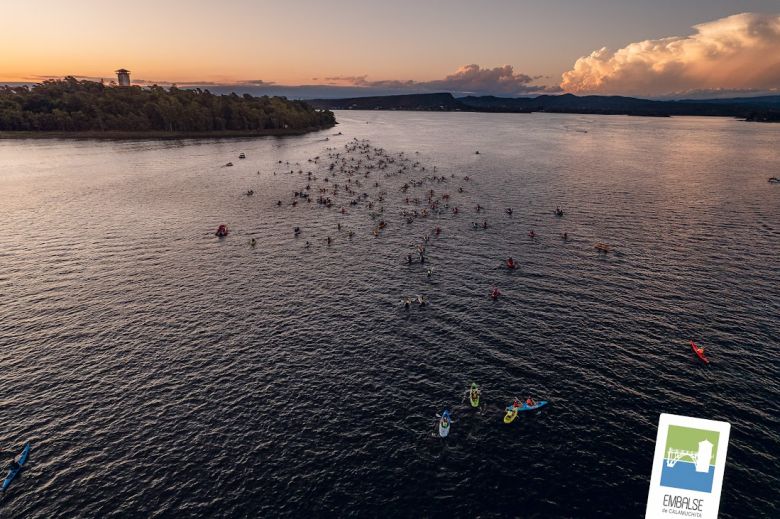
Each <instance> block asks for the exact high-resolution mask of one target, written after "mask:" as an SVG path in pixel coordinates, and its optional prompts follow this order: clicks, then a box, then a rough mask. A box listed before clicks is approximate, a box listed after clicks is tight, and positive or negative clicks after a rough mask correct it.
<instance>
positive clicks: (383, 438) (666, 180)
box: [0, 112, 780, 518]
mask: <svg viewBox="0 0 780 519" xmlns="http://www.w3.org/2000/svg"><path fill="white" fill-rule="evenodd" d="M337 115H338V119H339V121H340V122H341V124H340V125H339V126H338V127H337V128H336V129H332V130H328V131H325V132H321V133H318V134H310V135H307V136H302V137H294V138H283V139H275V138H266V139H255V140H245V141H238V140H223V141H219V140H204V141H182V142H176V141H174V142H155V141H148V142H95V141H62V140H38V141H0V221H2V224H3V225H4V227H5V232H3V233H2V234H0V387H2V393H0V449H1V450H2V451H3V454H4V455H5V456H4V457H5V458H8V457H10V455H11V454H13V453H16V452H17V451H19V450H21V446H22V444H23V443H24V441H26V440H29V441H31V442H32V451H31V454H30V459H29V462H28V465H26V466H25V469H24V470H23V472H22V473H21V474H20V475H19V476H18V477H17V479H16V480H15V481H14V482H13V484H12V485H11V487H10V489H9V491H8V492H7V493H6V495H5V496H3V497H1V498H0V516H3V517H6V516H8V517H46V518H54V517H75V516H83V517H111V516H118V517H129V516H149V517H173V516H175V517H188V516H217V517H220V516H231V517H234V516H238V517H241V516H245V517H277V516H296V517H301V516H312V515H313V516H326V515H341V516H355V517H371V516H414V517H421V516H445V515H452V516H454V517H473V516H482V517H493V516H522V517H557V516H565V517H587V516H591V515H594V514H596V513H597V512H598V513H599V514H602V515H601V516H614V517H637V516H641V515H642V513H643V510H644V507H645V502H646V498H647V491H648V484H649V478H650V472H651V463H652V456H653V447H654V442H655V434H656V426H657V420H658V414H659V413H660V412H669V413H676V414H684V415H692V416H698V417H702V418H710V419H717V420H727V421H729V422H731V423H732V433H731V434H732V437H731V444H730V447H729V453H728V464H727V466H726V472H725V479H724V484H723V498H722V506H721V515H722V516H723V517H772V516H774V517H777V516H778V514H780V508H779V507H780V505H779V504H778V490H777V481H778V480H777V477H778V474H780V467H779V465H778V459H777V455H778V452H780V432H779V431H780V418H779V417H780V411H779V408H778V397H780V369H779V368H778V350H779V342H778V341H779V337H780V263H779V260H780V221H778V218H779V217H780V187H779V186H774V185H771V184H768V183H767V177H770V176H776V175H778V173H780V170H779V169H778V168H779V167H780V166H778V164H780V163H779V162H778V153H779V152H778V150H779V149H780V125H761V124H748V123H744V122H739V121H734V120H728V119H715V118H673V119H650V118H631V117H606V116H604V117H597V116H577V115H544V114H534V115H491V114H459V113H446V114H436V113H420V114H418V113H391V112H382V113H374V112H346V113H339V114H337ZM338 131H341V132H343V135H341V136H336V135H334V134H335V133H337V132H338ZM326 137H329V141H327V142H326V141H325V138H326ZM353 138H358V139H369V140H370V142H371V144H372V145H374V146H379V147H383V148H384V149H385V150H387V153H388V154H391V155H392V154H398V153H400V152H404V153H405V156H406V157H408V158H409V159H410V162H416V161H419V163H420V164H419V166H418V167H417V168H410V170H408V171H406V172H404V173H403V174H399V175H395V176H391V177H389V178H386V177H385V176H384V174H383V173H381V172H376V171H375V172H374V173H372V176H371V177H370V178H369V179H368V180H365V184H364V188H356V189H358V191H360V192H362V191H366V192H368V193H369V195H370V198H371V199H374V200H375V199H376V197H377V196H378V192H379V191H380V190H384V191H386V193H387V194H386V196H385V200H384V201H383V202H381V203H378V205H383V206H384V210H385V213H384V216H383V218H384V219H385V221H386V222H387V224H388V226H387V228H386V229H384V230H383V231H381V233H380V235H379V237H377V238H374V237H373V236H372V235H371V229H372V227H373V226H374V225H376V221H373V220H372V219H371V218H370V216H369V209H368V208H367V207H365V206H355V207H348V214H346V215H342V214H340V213H339V211H338V210H337V208H339V207H341V205H342V204H343V203H345V201H348V200H349V198H350V197H348V196H347V195H346V194H345V193H344V194H343V195H340V196H338V197H334V198H336V199H337V200H338V201H337V203H336V204H335V205H334V207H333V208H332V209H326V208H323V207H319V206H318V204H316V203H311V204H306V203H305V202H304V203H301V204H299V205H298V206H297V207H292V206H291V205H290V202H291V201H292V200H293V197H292V193H293V191H295V190H299V189H302V188H303V187H304V186H305V185H306V174H305V172H307V171H313V172H314V174H315V176H316V177H317V180H316V182H312V184H313V185H312V188H313V189H312V190H314V189H315V186H314V185H315V184H316V186H317V187H316V189H319V186H320V185H323V178H324V177H325V176H326V171H325V170H326V166H327V164H328V161H327V160H326V159H325V158H324V157H325V155H326V153H327V151H326V150H325V148H326V147H328V146H331V147H335V148H339V149H341V150H342V151H343V146H344V144H346V143H347V142H349V141H350V140H351V139H353ZM475 150H479V151H480V154H479V155H477V154H475V153H474V152H475ZM239 152H245V153H246V154H247V156H248V158H247V159H246V160H238V159H237V155H238V153H239ZM415 152H419V153H415ZM318 155H319V156H321V160H320V162H319V164H313V163H309V162H307V159H309V158H312V157H315V156H318ZM348 156H350V157H352V156H354V157H356V160H357V159H358V158H359V157H358V155H356V154H352V155H348ZM395 156H397V155H395ZM230 160H232V161H233V162H234V163H235V166H234V167H232V168H224V167H221V166H222V165H223V164H224V163H226V162H227V161H230ZM279 160H282V161H290V162H292V163H293V165H291V166H289V167H288V166H286V165H285V164H279V163H278V161H279ZM364 160H365V158H364ZM399 161H400V158H399ZM295 162H300V163H301V165H300V166H295V165H294V163H295ZM434 165H435V166H436V167H437V175H445V176H447V177H449V179H448V182H447V183H445V184H435V183H434V184H425V185H423V186H421V187H419V188H412V189H410V191H409V194H408V195H403V194H402V193H401V192H400V191H399V189H400V187H401V186H402V184H403V183H404V182H406V181H407V180H408V179H410V178H423V177H425V176H426V175H429V174H431V171H432V167H433V166H434ZM423 166H425V167H426V171H425V172H422V170H421V168H422V167H423ZM290 169H293V170H294V171H295V173H293V174H290V173H289V170H290ZM299 169H300V170H303V171H304V173H303V174H298V173H297V171H298V170H299ZM274 171H276V172H277V174H276V175H274ZM258 172H259V173H258ZM453 174H454V175H456V178H455V179H452V178H451V175H453ZM465 175H469V176H470V177H471V179H472V180H471V181H470V182H467V181H465V180H463V177H464V176H465ZM356 178H357V177H356ZM333 180H334V181H337V182H342V183H343V182H344V181H345V180H346V177H344V176H341V177H340V178H334V179H333ZM373 181H379V182H380V184H381V187H380V188H374V186H373ZM369 185H370V186H369ZM458 186H463V187H464V190H465V192H464V193H462V194H461V193H458V192H457V187H458ZM249 188H253V189H254V190H255V196H253V197H246V196H244V195H243V194H242V193H243V192H244V191H246V190H247V189H249ZM428 189H434V190H435V191H436V196H439V195H440V194H441V193H444V192H447V193H450V194H451V197H452V198H451V202H450V203H451V205H453V206H455V205H457V206H459V207H460V208H461V213H460V214H459V215H452V214H444V215H436V216H430V217H428V218H427V219H423V218H418V219H417V220H415V221H414V222H413V223H411V224H407V223H406V221H405V220H404V219H403V218H402V217H401V216H400V212H401V211H403V210H404V209H407V210H410V209H413V208H414V207H413V206H407V205H406V204H405V201H404V196H412V197H420V198H423V199H424V198H425V194H424V193H425V192H426V191H427V190H428ZM318 194H319V193H315V194H313V195H312V196H313V197H316V196H317V195H318ZM277 200H283V201H284V205H283V207H276V205H275V202H276V201H277ZM476 203H480V204H481V205H483V206H484V207H486V213H484V214H480V215H476V214H475V212H474V206H475V205H476ZM556 205H560V206H562V207H563V208H564V209H565V210H566V214H565V216H564V217H563V218H556V217H555V216H554V215H553V209H554V208H555V206H556ZM510 206H511V207H513V208H514V216H512V217H508V216H507V215H505V214H504V213H503V209H504V208H505V207H510ZM421 207H422V206H420V207H417V209H421ZM485 218H486V219H487V220H488V223H489V228H488V229H487V230H482V229H480V230H474V229H473V228H472V226H471V222H472V221H480V222H481V221H482V220H483V219H485ZM220 223H227V224H228V225H229V226H230V228H231V230H232V233H231V235H230V236H229V237H227V238H226V239H223V240H220V239H217V238H216V237H215V236H214V235H213V233H214V230H215V229H216V227H217V225H218V224H220ZM337 223H342V226H343V227H342V230H341V231H338V230H337V229H336V226H337ZM296 225H298V226H301V228H302V230H303V232H302V235H301V236H300V237H299V238H295V237H293V233H292V228H293V227H294V226H296ZM437 225H438V226H440V227H441V228H442V233H441V236H439V237H432V238H431V241H430V243H429V244H428V249H427V259H428V262H427V263H426V265H425V266H422V265H419V264H413V265H411V266H409V265H405V264H404V258H405V256H406V253H407V252H410V251H412V250H413V248H414V246H415V245H416V244H417V243H419V242H420V241H421V240H420V238H421V237H422V236H423V235H424V234H432V233H433V229H434V227H435V226H437ZM350 229H351V230H354V232H355V236H354V237H353V238H352V240H350V239H349V238H348V237H347V231H348V230H350ZM530 229H534V230H535V232H537V233H538V238H536V239H535V240H531V239H530V238H529V237H528V231H529V230H530ZM562 232H567V233H568V234H569V237H570V240H569V241H568V242H564V241H563V240H562V239H560V236H559V235H560V233H562ZM328 235H330V236H332V238H333V244H332V245H330V246H327V245H326V244H325V243H324V239H325V237H326V236H328ZM250 237H255V238H256V239H257V240H258V246H257V247H256V248H255V249H252V248H251V247H250V246H249V245H248V240H249V239H250ZM307 240H308V241H311V243H312V245H311V247H310V248H309V249H305V248H304V243H305V241H307ZM599 241H603V242H606V243H609V244H610V245H611V246H612V248H613V252H611V253H610V254H608V255H606V256H604V255H602V256H599V255H598V253H597V252H596V251H595V250H594V249H593V244H594V243H596V242H599ZM510 255H511V256H513V257H514V258H516V259H517V260H519V262H520V264H521V267H520V268H519V269H518V270H516V271H508V270H507V269H503V268H501V267H502V261H503V259H505V258H506V257H507V256H510ZM428 265H432V266H433V268H434V272H433V275H432V277H431V278H430V279H429V278H427V277H426V275H425V268H426V267H427V266H428ZM492 286H497V287H499V288H500V289H501V291H502V292H503V296H502V297H501V298H499V300H498V301H492V300H491V299H490V298H489V297H488V294H489V290H490V287H492ZM414 294H424V295H425V296H427V297H428V298H429V300H430V304H429V306H428V307H426V308H422V309H420V308H416V307H415V308H412V309H411V310H410V311H409V312H405V311H404V310H403V308H402V307H401V305H400V304H399V301H400V299H401V297H402V296H405V295H414ZM690 338H692V339H695V340H697V341H698V342H699V343H700V344H701V345H703V346H704V347H705V348H706V351H707V354H708V356H709V357H710V359H711V360H712V363H711V365H710V366H704V365H702V364H701V363H700V362H698V361H697V360H695V359H694V358H693V355H692V353H691V350H690V347H689V346H688V342H687V341H688V339H690ZM472 381H476V382H478V383H479V384H481V385H482V386H483V389H484V393H483V398H482V400H483V402H485V408H484V409H483V410H482V411H481V412H475V411H473V410H472V409H471V408H470V407H469V406H468V403H465V404H464V403H462V399H463V392H464V391H465V389H466V388H467V386H468V385H469V384H470V383H471V382H472ZM528 393H532V394H533V395H534V396H536V397H538V398H543V399H547V400H549V401H550V404H549V405H548V406H547V407H545V408H543V409H541V410H539V411H535V412H533V413H521V416H520V417H519V418H518V419H517V420H516V421H515V422H514V423H513V424H511V425H505V424H504V423H503V421H502V416H503V411H502V409H503V407H504V406H506V405H507V404H508V403H509V402H510V401H511V399H512V397H513V396H515V395H519V396H525V395H526V394H528ZM445 407H446V408H449V409H451V410H453V414H454V417H455V419H456V420H457V422H456V423H455V424H453V427H452V432H451V433H450V435H449V437H448V438H446V439H441V438H439V437H438V436H437V435H435V434H436V433H435V429H434V428H435V416H434V415H435V413H437V412H441V411H442V410H443V409H444V408H445Z"/></svg>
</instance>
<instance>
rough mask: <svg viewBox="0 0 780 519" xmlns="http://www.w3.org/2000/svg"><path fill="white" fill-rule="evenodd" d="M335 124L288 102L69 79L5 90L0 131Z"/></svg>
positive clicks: (325, 113) (0, 91)
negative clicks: (110, 84) (109, 84)
mask: <svg viewBox="0 0 780 519" xmlns="http://www.w3.org/2000/svg"><path fill="white" fill-rule="evenodd" d="M335 123H336V120H335V117H334V115H333V112H331V111H329V110H318V109H315V108H314V107H312V106H311V105H309V104H307V103H305V102H303V101H291V100H288V99H286V98H284V97H269V96H262V97H254V96H251V95H248V94H244V95H241V96H239V95H237V94H229V95H215V94H212V93H211V92H209V91H208V90H201V89H193V90H190V89H180V88H177V87H176V86H172V87H170V88H169V89H167V90H166V89H165V88H163V87H160V86H157V85H155V86H151V87H139V86H130V87H116V86H107V85H104V84H103V83H98V82H95V81H84V80H78V79H76V78H74V77H70V76H69V77H66V78H64V79H52V80H47V81H44V82H42V83H39V84H36V85H33V86H18V87H11V86H2V87H0V131H59V132H71V131H90V132H95V131H132V132H143V131H163V132H220V131H247V132H251V131H264V130H284V129H288V130H305V129H309V128H323V127H329V126H333V125H334V124H335Z"/></svg>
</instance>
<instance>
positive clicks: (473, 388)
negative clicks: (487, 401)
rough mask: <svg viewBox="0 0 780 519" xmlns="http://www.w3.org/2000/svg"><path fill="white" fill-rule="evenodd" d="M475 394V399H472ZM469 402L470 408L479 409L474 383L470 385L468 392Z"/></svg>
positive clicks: (477, 390)
mask: <svg viewBox="0 0 780 519" xmlns="http://www.w3.org/2000/svg"><path fill="white" fill-rule="evenodd" d="M475 394H476V396H477V398H474V395H475ZM469 401H470V402H471V407H479V388H477V385H476V384H474V383H472V384H471V391H469Z"/></svg>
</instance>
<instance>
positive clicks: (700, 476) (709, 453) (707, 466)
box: [661, 425, 720, 492]
mask: <svg viewBox="0 0 780 519" xmlns="http://www.w3.org/2000/svg"><path fill="white" fill-rule="evenodd" d="M719 440H720V433H719V432H718V431H708V430H705V429H693V428H690V427H681V426H679V425H670V426H669V431H668V433H667V436H666V446H665V448H664V460H663V464H664V466H663V470H662V472H661V485H662V486H665V487H674V488H683V489H687V490H696V491H699V492H710V491H712V479H713V476H714V475H715V463H716V461H717V459H716V457H717V454H718V441H719Z"/></svg>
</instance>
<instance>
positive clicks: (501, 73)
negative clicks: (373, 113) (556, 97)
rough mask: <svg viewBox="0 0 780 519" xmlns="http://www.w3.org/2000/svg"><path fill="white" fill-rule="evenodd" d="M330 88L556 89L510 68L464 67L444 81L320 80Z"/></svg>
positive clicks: (478, 92)
mask: <svg viewBox="0 0 780 519" xmlns="http://www.w3.org/2000/svg"><path fill="white" fill-rule="evenodd" d="M323 79H324V80H325V81H327V82H328V83H329V84H332V85H349V86H357V87H364V88H375V89H380V88H381V89H393V90H403V91H408V92H454V93H458V94H476V95H491V94H492V95H504V96H516V95H525V94H533V93H546V92H558V91H560V89H559V88H558V87H556V86H552V87H550V86H545V85H538V84H533V83H534V82H535V81H537V80H539V79H541V77H540V76H529V75H527V74H522V73H519V72H515V71H514V68H513V67H512V66H511V65H504V66H503V67H494V68H482V67H480V66H479V65H474V64H472V65H465V66H463V67H460V68H459V69H458V70H456V71H455V72H454V73H453V74H450V75H448V76H446V77H445V78H444V79H435V80H431V81H413V80H398V79H386V80H369V79H368V76H365V75H364V76H334V77H326V78H323Z"/></svg>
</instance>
